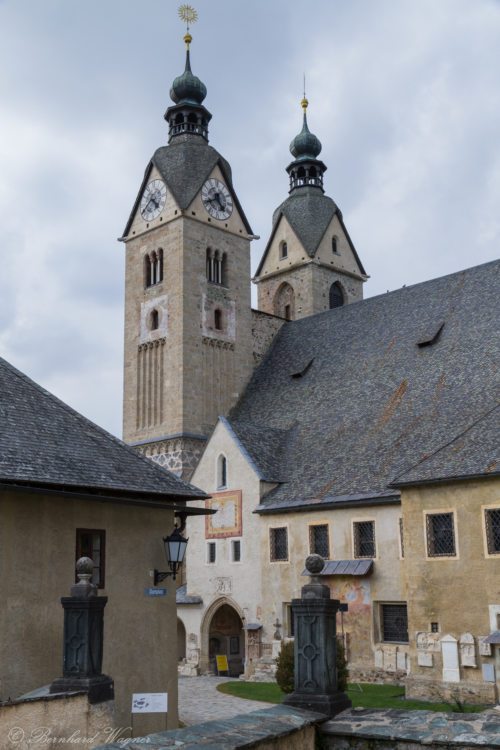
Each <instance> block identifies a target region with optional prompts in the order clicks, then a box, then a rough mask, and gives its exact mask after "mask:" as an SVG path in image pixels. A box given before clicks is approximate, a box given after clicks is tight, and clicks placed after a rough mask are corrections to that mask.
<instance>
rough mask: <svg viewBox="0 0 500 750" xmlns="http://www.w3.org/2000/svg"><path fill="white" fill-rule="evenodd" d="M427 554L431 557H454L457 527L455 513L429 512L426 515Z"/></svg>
mask: <svg viewBox="0 0 500 750" xmlns="http://www.w3.org/2000/svg"><path fill="white" fill-rule="evenodd" d="M426 527H427V554H428V556H429V557H454V556H455V555H456V548H455V529H454V525H453V513H429V514H428V515H427V516H426Z"/></svg>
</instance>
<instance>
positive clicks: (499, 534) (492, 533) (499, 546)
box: [484, 508, 500, 555]
mask: <svg viewBox="0 0 500 750" xmlns="http://www.w3.org/2000/svg"><path fill="white" fill-rule="evenodd" d="M484 523H485V527H486V542H487V546H488V554H489V555H500V508H486V510H485V511H484Z"/></svg>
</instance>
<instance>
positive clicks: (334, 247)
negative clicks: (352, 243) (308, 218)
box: [332, 237, 339, 255]
mask: <svg viewBox="0 0 500 750" xmlns="http://www.w3.org/2000/svg"><path fill="white" fill-rule="evenodd" d="M332 252H333V253H335V254H336V255H338V254H339V241H338V239H337V237H332Z"/></svg>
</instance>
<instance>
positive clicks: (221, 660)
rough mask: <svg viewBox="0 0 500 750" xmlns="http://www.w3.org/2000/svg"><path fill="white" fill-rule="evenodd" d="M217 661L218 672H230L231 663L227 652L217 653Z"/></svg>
mask: <svg viewBox="0 0 500 750" xmlns="http://www.w3.org/2000/svg"><path fill="white" fill-rule="evenodd" d="M215 663H216V664H217V674H221V673H222V672H226V674H229V664H228V663H227V656H226V655H225V654H219V655H217V656H216V657H215Z"/></svg>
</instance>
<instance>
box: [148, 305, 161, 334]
mask: <svg viewBox="0 0 500 750" xmlns="http://www.w3.org/2000/svg"><path fill="white" fill-rule="evenodd" d="M159 323H160V320H159V315H158V310H151V314H150V316H149V330H150V331H156V330H157V329H158V326H159Z"/></svg>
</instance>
